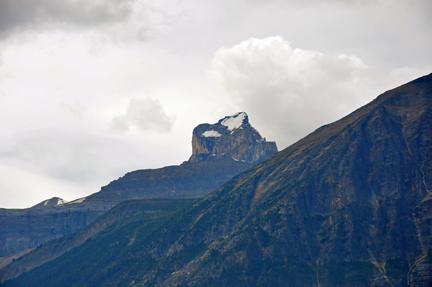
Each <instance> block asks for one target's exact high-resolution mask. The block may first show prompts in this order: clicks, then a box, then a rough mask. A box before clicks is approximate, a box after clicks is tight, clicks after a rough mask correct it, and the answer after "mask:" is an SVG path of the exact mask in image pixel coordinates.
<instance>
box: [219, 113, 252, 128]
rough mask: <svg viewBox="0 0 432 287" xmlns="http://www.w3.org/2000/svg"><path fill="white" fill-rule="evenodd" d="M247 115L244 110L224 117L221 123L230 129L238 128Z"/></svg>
mask: <svg viewBox="0 0 432 287" xmlns="http://www.w3.org/2000/svg"><path fill="white" fill-rule="evenodd" d="M246 117H247V115H246V113H245V112H240V113H237V114H235V115H232V116H228V117H226V118H225V119H224V120H223V121H222V122H221V125H223V126H226V127H228V129H229V130H230V131H232V130H234V129H238V128H239V127H240V126H241V125H242V124H243V120H244V119H245V118H246Z"/></svg>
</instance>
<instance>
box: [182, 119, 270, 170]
mask: <svg viewBox="0 0 432 287" xmlns="http://www.w3.org/2000/svg"><path fill="white" fill-rule="evenodd" d="M276 153H277V147H276V143H275V142H267V141H266V139H265V138H263V137H261V135H260V134H259V132H258V131H257V130H256V129H254V128H253V127H252V126H251V125H250V123H249V118H248V115H247V114H246V113H245V112H239V113H237V114H234V115H231V116H226V117H224V118H223V119H220V120H219V121H218V122H217V123H215V124H200V125H198V126H197V127H196V128H195V129H194V130H193V136H192V156H191V157H190V159H189V162H199V161H207V160H211V159H213V158H220V157H230V158H232V159H233V160H235V161H242V162H247V163H257V162H260V161H263V160H265V159H267V158H269V157H270V156H272V155H274V154H276Z"/></svg>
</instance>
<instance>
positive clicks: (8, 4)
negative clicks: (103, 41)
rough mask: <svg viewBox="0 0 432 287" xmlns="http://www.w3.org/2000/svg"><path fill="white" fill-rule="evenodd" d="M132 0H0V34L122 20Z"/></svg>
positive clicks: (129, 10) (129, 11)
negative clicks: (18, 30) (58, 25)
mask: <svg viewBox="0 0 432 287" xmlns="http://www.w3.org/2000/svg"><path fill="white" fill-rule="evenodd" d="M133 1H134V0H125V1H117V0H92V1H86V0H63V1H58V0H2V1H0V35H5V34H8V33H10V32H12V31H13V30H16V29H20V28H26V29H28V28H30V29H35V28H37V27H39V26H40V25H45V24H51V23H66V24H73V25H78V26H88V25H97V24H100V23H107V22H116V21H120V20H124V19H125V18H126V17H127V16H128V15H129V14H130V13H131V9H132V8H131V4H132V2H133Z"/></svg>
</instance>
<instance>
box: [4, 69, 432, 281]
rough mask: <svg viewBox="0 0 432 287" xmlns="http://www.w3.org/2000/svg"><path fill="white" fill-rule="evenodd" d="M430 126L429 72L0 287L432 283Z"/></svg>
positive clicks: (431, 86) (431, 85)
mask: <svg viewBox="0 0 432 287" xmlns="http://www.w3.org/2000/svg"><path fill="white" fill-rule="evenodd" d="M431 127H432V74H431V75H428V76H425V77H422V78H420V79H417V80H415V81H412V82H410V83H408V84H406V85H404V86H401V87H399V88H396V89H394V90H391V91H388V92H386V93H384V94H382V95H380V96H379V97H378V98H377V99H375V100H374V101H373V102H371V103H370V104H368V105H366V106H364V107H362V108H360V109H359V110H357V111H355V112H354V113H352V114H350V115H348V116H346V117H345V118H343V119H341V120H339V121H337V122H335V123H332V124H329V125H326V126H323V127H321V128H319V129H318V130H316V131H315V132H313V133H311V134H309V135H308V136H307V137H305V138H304V139H302V140H300V141H299V142H297V143H295V144H294V145H292V146H290V147H288V148H287V149H285V150H283V151H281V152H279V153H278V154H276V155H275V156H273V157H272V158H270V159H268V160H267V161H264V162H263V163H261V164H259V165H257V166H255V167H253V168H251V169H249V170H248V171H246V172H244V173H242V174H241V175H239V176H237V177H235V178H233V179H232V180H230V181H229V182H227V183H226V184H224V185H223V186H222V187H220V188H218V189H217V190H215V191H214V192H212V193H211V194H209V195H208V196H206V197H205V198H203V199H201V200H200V201H198V202H197V203H195V204H194V205H193V206H192V207H190V208H188V209H186V210H185V211H182V212H180V213H178V214H176V216H173V217H170V218H168V219H164V220H159V221H154V222H145V223H144V222H143V223H142V224H141V225H138V224H132V223H131V224H126V225H125V226H124V228H123V229H121V230H120V229H118V230H116V231H113V232H112V233H106V234H100V236H99V237H98V238H95V239H94V240H91V241H90V242H86V243H85V244H82V245H80V246H79V247H76V248H74V249H72V250H70V251H69V252H67V253H66V254H64V255H62V256H60V257H58V258H56V259H54V260H52V261H50V262H47V263H46V264H44V265H41V266H39V267H37V268H35V269H33V270H30V271H29V272H26V273H23V274H22V275H21V276H19V277H18V278H16V279H14V280H11V281H7V282H5V285H4V286H7V287H10V286H64V285H66V284H67V285H69V286H71V285H75V286H81V285H85V286H154V285H157V286H401V287H402V286H424V287H427V286H432V156H431V155H432V128H431ZM110 230H112V229H110ZM132 237H134V238H136V240H135V241H134V243H133V244H130V240H128V238H132ZM116 238H122V240H120V239H116ZM89 253H92V257H91V258H92V259H93V258H96V259H97V260H88V254H89ZM25 258H26V257H23V259H22V261H25ZM16 264H17V265H15V267H14V268H19V266H18V265H19V261H18V262H16ZM108 275H109V276H108Z"/></svg>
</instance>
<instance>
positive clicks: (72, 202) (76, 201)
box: [68, 197, 86, 204]
mask: <svg viewBox="0 0 432 287" xmlns="http://www.w3.org/2000/svg"><path fill="white" fill-rule="evenodd" d="M84 200H86V197H83V198H79V199H77V200H74V201H71V202H68V204H74V203H82V202H83V201H84Z"/></svg>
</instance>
